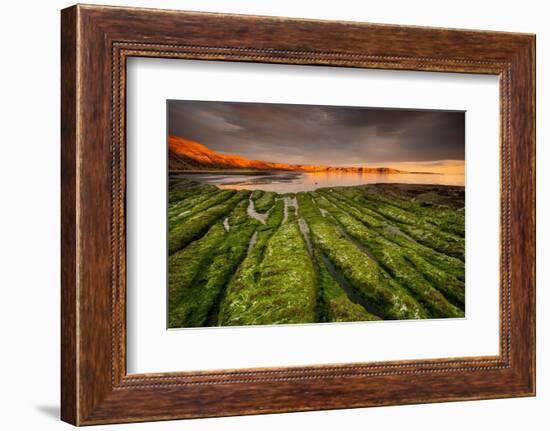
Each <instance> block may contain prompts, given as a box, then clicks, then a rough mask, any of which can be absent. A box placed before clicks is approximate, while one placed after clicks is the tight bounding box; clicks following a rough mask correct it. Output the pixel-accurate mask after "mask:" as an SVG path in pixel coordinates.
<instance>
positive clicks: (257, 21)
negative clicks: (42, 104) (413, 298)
mask: <svg viewBox="0 0 550 431" xmlns="http://www.w3.org/2000/svg"><path fill="white" fill-rule="evenodd" d="M61 36H62V87H63V89H62V103H61V105H62V157H61V159H62V340H63V341H62V418H63V420H65V421H67V422H70V423H73V424H77V425H86V424H98V423H111V422H135V421H144V420H161V419H174V418H188V417H207V416H222V415H238V414H253V413H272V412H286V411H305V410H317V409H335V408H351V407H365V406H378V405H390V404H411V403H421V402H441V401H448V400H467V399H480V398H502V397H509V396H528V395H533V394H534V391H535V179H534V178H535V173H534V167H535V163H534V157H535V142H534V121H535V111H534V109H535V108H534V97H535V88H534V83H535V78H534V70H535V68H534V64H535V50H534V49H535V38H534V36H533V35H525V34H512V33H498V32H480V31H466V30H448V29H432V28H422V27H402V26H389V25H374V24H359V23H349V22H345V23H344V22H330V21H311V20H309V21H308V20H295V19H284V18H273V17H251V16H240V15H219V14H203V13H188V12H177V11H162V10H147V9H131V8H117V7H100V6H74V7H72V8H69V9H65V10H64V11H62V34H61ZM130 56H148V57H165V58H185V59H199V60H205V61H208V60H223V61H246V62H263V63H284V64H301V65H333V66H341V67H360V68H379V69H402V70H425V71H445V72H463V73H484V74H495V75H499V76H500V88H501V92H500V93H501V94H500V104H501V166H502V170H501V213H502V214H501V220H500V224H501V256H502V258H501V283H500V291H501V306H500V316H501V328H500V335H501V343H500V354H499V356H497V357H483V358H475V357H468V358H442V359H439V360H438V359H432V360H423V361H405V362H382V363H365V364H339V365H327V366H305V367H293V368H268V369H247V370H225V371H216V372H213V371H208V370H205V371H203V372H186V373H158V374H141V375H127V374H126V366H125V363H126V357H125V355H126V351H125V332H126V330H125V294H126V285H125V280H126V277H125V274H126V273H125V271H126V268H125V205H124V203H125V190H126V185H125V180H126V175H125V151H126V139H125V121H126V120H125V117H126V112H125V100H126V70H125V67H126V59H127V58H128V57H130ZM495 222H497V221H496V220H495Z"/></svg>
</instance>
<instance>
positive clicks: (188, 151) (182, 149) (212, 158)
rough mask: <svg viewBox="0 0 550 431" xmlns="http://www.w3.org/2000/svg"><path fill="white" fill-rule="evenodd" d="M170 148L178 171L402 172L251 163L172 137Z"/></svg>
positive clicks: (170, 137) (187, 140) (389, 169)
mask: <svg viewBox="0 0 550 431" xmlns="http://www.w3.org/2000/svg"><path fill="white" fill-rule="evenodd" d="M168 146H169V149H170V157H169V168H170V170H172V171H175V170H208V169H258V170H284V171H304V172H323V171H346V172H365V173H400V172H403V171H399V170H397V169H392V168H384V167H380V168H379V167H374V168H370V167H330V166H322V165H319V166H318V165H291V164H287V163H275V162H266V161H263V160H250V159H247V158H246V157H242V156H239V155H237V154H220V153H217V152H216V151H213V150H211V149H209V148H208V147H206V146H205V145H202V144H199V143H198V142H195V141H191V140H190V139H185V138H181V137H179V136H174V135H171V136H169V138H168Z"/></svg>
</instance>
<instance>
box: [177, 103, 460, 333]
mask: <svg viewBox="0 0 550 431" xmlns="http://www.w3.org/2000/svg"><path fill="white" fill-rule="evenodd" d="M167 116H168V119H167V120H168V124H167V128H168V133H167V135H168V136H167V145H168V206H167V221H168V233H167V235H168V238H167V244H168V245H167V247H168V256H169V257H168V304H167V306H168V327H169V328H191V327H209V326H246V325H274V324H312V323H331V322H358V321H380V320H402V319H431V318H437V319H441V318H462V317H464V315H465V288H464V282H465V268H464V262H465V246H464V244H465V224H464V215H465V190H464V178H465V175H464V174H465V113H464V112H463V111H440V110H412V109H397V108H396V109H393V108H392V109H389V108H371V107H369V108H366V107H341V106H317V105H290V104H268V103H236V102H235V103H233V102H211V101H185V100H169V101H168V102H167Z"/></svg>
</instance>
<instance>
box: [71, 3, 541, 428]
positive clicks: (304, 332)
mask: <svg viewBox="0 0 550 431" xmlns="http://www.w3.org/2000/svg"><path fill="white" fill-rule="evenodd" d="M61 44H62V46H61V48H62V65H61V70H62V94H61V107H62V112H61V117H62V154H61V163H62V184H61V188H62V286H61V288H62V337H61V338H62V346H61V350H62V364H61V365H62V382H61V383H62V390H61V393H62V395H61V396H62V400H61V414H62V419H63V420H65V421H67V422H69V423H72V424H75V425H91V424H104V423H118V422H138V421H151V420H166V419H179V418H197V417H213V416H229V415H242V414H257V413H274V412H289V411H307V410H321V409H341V408H353V407H368V406H382V405H395V404H413V403H429V402H441V401H455V400H474V399H490V398H502V397H516V396H533V395H534V394H535V172H534V168H535V162H534V160H535V134H534V131H535V109H534V100H535V77H534V70H535V37H534V35H529V34H514V33H500V32H486V31H470V30H450V29H436V28H422V27H403V26H390V25H378V24H365V23H350V22H329V21H313V20H297V19H286V18H275V17H253V16H240V15H220V14H212V13H196V12H192V13H191V12H179V11H167V10H149V9H134V8H119V7H104V6H93V5H77V6H73V7H71V8H68V9H65V10H63V11H62V26H61Z"/></svg>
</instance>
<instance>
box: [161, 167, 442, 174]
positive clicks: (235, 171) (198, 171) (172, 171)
mask: <svg viewBox="0 0 550 431" xmlns="http://www.w3.org/2000/svg"><path fill="white" fill-rule="evenodd" d="M371 169H380V170H379V171H377V172H364V173H365V174H370V175H373V174H379V175H400V174H406V175H446V174H444V173H441V172H408V171H399V170H396V171H392V172H385V171H384V169H385V168H371ZM168 172H169V173H170V174H217V175H269V174H273V173H283V172H285V173H296V174H302V173H304V174H308V173H309V174H314V173H333V172H356V173H362V172H361V171H360V170H354V169H350V170H347V169H346V168H342V169H338V168H334V169H331V170H326V171H305V170H304V171H298V170H286V169H271V170H260V169H170V170H169V171H168Z"/></svg>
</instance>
